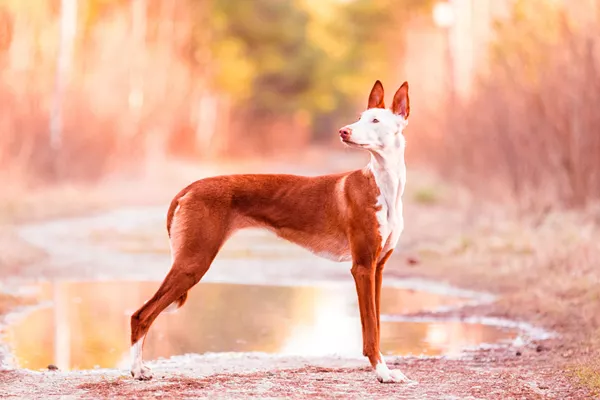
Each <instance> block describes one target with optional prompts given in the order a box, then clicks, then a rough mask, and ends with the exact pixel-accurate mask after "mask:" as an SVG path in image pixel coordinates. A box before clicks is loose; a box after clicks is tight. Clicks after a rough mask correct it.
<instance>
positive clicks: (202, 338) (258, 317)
mask: <svg viewBox="0 0 600 400" xmlns="http://www.w3.org/2000/svg"><path fill="white" fill-rule="evenodd" d="M159 284H160V282H154V281H151V282H122V281H119V282H89V283H88V282H83V283H82V282H57V283H45V284H41V285H39V286H36V288H37V290H38V297H39V299H40V301H50V302H51V306H49V307H44V308H39V309H36V310H34V311H32V312H30V313H28V314H27V315H26V316H24V317H23V318H20V319H18V320H16V321H13V323H12V324H11V325H9V326H8V327H7V329H6V332H5V337H4V339H5V341H6V342H7V344H8V345H9V347H10V349H11V351H12V353H13V355H14V363H15V364H16V366H18V367H21V368H29V369H34V370H35V369H41V368H46V367H47V366H48V365H49V364H55V365H57V366H58V367H59V368H60V369H62V370H82V369H92V368H124V369H126V368H128V366H129V316H130V315H131V313H132V312H133V311H135V310H136V309H137V308H138V307H139V306H140V305H141V304H143V302H144V301H146V300H147V299H149V298H150V297H151V296H152V294H153V293H154V291H155V290H156V288H157V287H158V286H159ZM468 300H470V299H468V298H464V297H451V296H445V295H441V294H434V293H428V292H420V291H414V290H408V289H402V288H391V287H384V288H383V291H382V305H381V313H382V315H385V316H398V315H402V314H408V313H415V312H419V311H434V310H437V309H440V308H447V307H449V306H461V305H462V304H465V303H466V302H467V301H468ZM393 319H394V318H391V319H390V318H385V317H383V318H382V325H381V347H382V352H383V353H384V354H393V355H442V354H446V355H456V354H458V353H460V351H461V350H463V349H465V348H467V347H473V346H477V345H480V344H493V343H498V342H503V341H507V340H512V339H514V338H515V337H516V331H515V330H510V329H506V328H501V327H497V326H490V325H485V324H482V323H465V322H460V321H446V322H444V321H435V322H431V321H394V320H393ZM206 352H265V353H272V354H289V355H304V356H324V355H332V354H338V355H347V356H353V357H357V356H358V357H359V356H360V355H361V354H362V338H361V327H360V319H359V315H358V306H357V301H356V293H355V292H354V288H353V285H348V287H347V288H346V287H340V286H333V287H331V288H329V287H307V286H305V287H303V286H293V287H290V286H267V285H237V284H222V283H200V284H198V285H197V286H196V287H195V288H193V289H192V290H191V291H190V293H189V296H188V301H187V303H186V304H185V306H184V307H183V308H181V309H180V310H179V311H178V312H177V313H175V314H161V315H160V316H159V317H158V319H157V320H156V321H155V323H154V325H153V326H152V328H151V330H150V333H149V335H148V337H147V339H146V346H145V353H144V357H145V359H148V360H150V359H157V358H161V357H164V358H168V357H171V356H175V355H182V354H187V353H198V354H202V353H206Z"/></svg>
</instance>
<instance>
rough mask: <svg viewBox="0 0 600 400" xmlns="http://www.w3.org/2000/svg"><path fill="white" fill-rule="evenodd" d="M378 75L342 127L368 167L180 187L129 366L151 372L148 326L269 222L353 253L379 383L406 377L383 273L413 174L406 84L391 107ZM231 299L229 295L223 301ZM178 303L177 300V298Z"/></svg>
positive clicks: (306, 240) (137, 316) (323, 252)
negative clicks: (146, 355) (238, 237)
mask: <svg viewBox="0 0 600 400" xmlns="http://www.w3.org/2000/svg"><path fill="white" fill-rule="evenodd" d="M383 97H384V96H383V86H382V85H381V82H379V81H377V82H375V85H374V86H373V89H372V90H371V94H370V95H369V102H368V107H367V110H366V111H364V112H363V113H362V115H361V117H360V119H359V120H358V121H356V122H355V123H353V124H350V125H347V126H345V127H343V128H341V129H340V131H339V134H340V137H341V140H342V142H343V143H345V144H346V145H347V146H350V147H352V148H359V149H365V150H367V151H368V152H370V153H371V161H370V162H369V164H368V165H367V166H366V167H365V168H363V169H360V170H356V171H351V172H347V173H343V174H335V175H325V176H318V177H305V176H297V175H271V174H256V175H227V176H217V177H211V178H206V179H202V180H199V181H196V182H194V183H192V184H190V185H189V186H187V187H186V188H184V189H183V190H181V191H180V192H179V193H178V194H177V195H176V196H175V198H174V199H173V201H172V202H171V205H170V207H169V211H168V213H167V231H168V232H169V237H170V243H171V255H172V260H173V264H172V266H171V270H170V271H169V273H168V274H167V276H166V277H165V279H164V281H163V282H162V284H161V285H160V287H159V289H158V291H157V292H156V293H155V294H154V296H153V297H152V298H151V299H150V300H149V301H148V302H146V303H145V304H144V305H143V306H142V307H141V308H140V309H139V310H137V311H136V312H135V313H134V314H133V315H132V316H131V344H132V347H131V355H132V359H133V360H132V362H133V363H132V367H131V373H132V375H133V377H134V378H135V379H139V380H147V379H150V378H151V377H152V374H151V372H150V369H149V368H148V367H146V366H145V365H144V364H143V362H142V349H143V346H144V339H145V337H146V334H147V333H148V329H149V328H150V325H151V324H152V322H153V321H154V320H155V319H156V317H157V316H158V315H159V314H160V313H161V312H162V311H164V310H165V309H166V308H167V307H168V306H170V305H172V306H173V307H174V308H178V307H181V306H182V305H183V303H185V300H186V298H187V293H188V290H190V289H191V288H192V287H193V286H194V285H195V284H196V283H198V282H199V281H200V279H202V277H203V276H204V274H205V273H206V271H208V268H209V267H210V265H211V263H212V261H213V259H214V258H215V256H216V255H217V253H218V252H219V250H220V249H221V246H223V244H224V243H225V241H226V240H227V239H228V238H229V237H230V236H231V235H232V234H233V233H234V232H236V231H237V230H238V229H242V228H247V227H262V228H266V229H269V230H271V231H273V232H274V233H275V234H277V235H278V236H280V237H282V238H284V239H287V240H288V241H290V242H293V243H296V244H298V245H300V246H302V247H304V248H306V249H308V250H310V251H312V252H314V253H316V254H318V255H320V256H323V257H327V258H330V259H333V260H335V261H349V260H352V269H351V273H352V276H353V277H354V281H355V284H356V291H357V294H358V305H359V308H360V319H361V325H362V335H363V354H364V355H365V356H366V357H368V358H369V361H370V362H371V366H372V367H373V368H374V370H375V373H376V375H377V379H378V380H379V381H380V382H406V381H408V379H407V378H406V377H405V376H404V374H402V372H400V371H399V370H390V369H388V367H387V366H386V363H385V361H384V359H383V356H382V355H381V353H380V351H379V335H380V324H379V310H380V297H381V281H382V272H383V268H384V266H385V263H386V261H387V260H388V258H389V257H390V255H391V254H392V251H393V250H394V248H395V246H396V243H397V242H398V238H399V237H400V234H401V233H402V229H403V227H404V221H403V218H402V199H401V196H402V194H403V192H404V185H405V183H406V167H405V164H404V147H405V140H404V136H403V134H402V132H403V130H404V128H405V127H406V125H407V122H408V115H409V113H410V104H409V98H408V83H407V82H404V83H403V84H402V86H400V88H399V89H398V91H397V92H396V94H395V95H394V99H393V102H392V107H391V108H390V109H386V108H385V106H384V99H383ZM224 301H225V300H224ZM169 308H171V307H169Z"/></svg>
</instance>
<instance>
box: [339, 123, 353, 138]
mask: <svg viewBox="0 0 600 400" xmlns="http://www.w3.org/2000/svg"><path fill="white" fill-rule="evenodd" d="M350 135H352V128H349V127H347V126H346V127H343V128H342V129H340V137H341V138H342V139H348V138H349V137H350Z"/></svg>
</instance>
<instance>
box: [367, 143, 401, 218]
mask: <svg viewBox="0 0 600 400" xmlns="http://www.w3.org/2000/svg"><path fill="white" fill-rule="evenodd" d="M370 153H371V161H370V162H369V164H368V166H367V168H368V169H369V170H370V171H371V172H372V173H373V176H374V177H375V182H376V183H377V186H378V188H379V192H380V195H381V196H382V197H383V200H384V201H385V202H386V204H387V207H388V209H389V213H390V214H392V215H390V216H394V215H393V214H395V213H396V210H397V208H398V207H399V206H400V201H401V196H402V194H403V193H404V185H405V183H406V165H405V163H404V144H403V143H398V145H397V146H394V147H392V148H389V149H386V150H377V151H371V152H370ZM398 211H399V210H398ZM400 212H401V211H400Z"/></svg>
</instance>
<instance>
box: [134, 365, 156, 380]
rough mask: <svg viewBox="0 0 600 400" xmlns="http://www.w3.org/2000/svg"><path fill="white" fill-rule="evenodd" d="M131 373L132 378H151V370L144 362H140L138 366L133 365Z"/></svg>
mask: <svg viewBox="0 0 600 400" xmlns="http://www.w3.org/2000/svg"><path fill="white" fill-rule="evenodd" d="M131 375H132V376H133V379H136V380H138V381H149V380H150V379H152V371H151V370H150V368H148V367H146V366H145V365H144V364H141V365H140V366H139V367H138V366H136V367H133V368H132V369H131Z"/></svg>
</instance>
